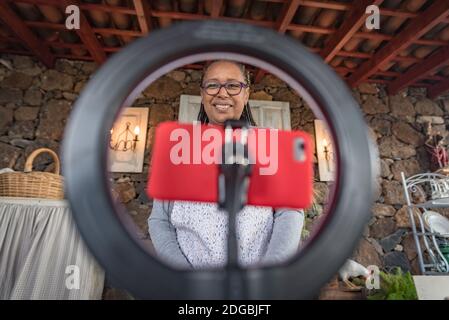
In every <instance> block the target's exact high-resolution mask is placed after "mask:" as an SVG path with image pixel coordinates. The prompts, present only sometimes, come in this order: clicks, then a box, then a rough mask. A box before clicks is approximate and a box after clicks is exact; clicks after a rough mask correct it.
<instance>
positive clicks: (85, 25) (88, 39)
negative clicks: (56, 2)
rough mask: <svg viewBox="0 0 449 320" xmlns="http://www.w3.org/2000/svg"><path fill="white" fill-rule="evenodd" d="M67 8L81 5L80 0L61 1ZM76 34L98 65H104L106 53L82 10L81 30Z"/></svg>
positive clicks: (77, 30)
mask: <svg viewBox="0 0 449 320" xmlns="http://www.w3.org/2000/svg"><path fill="white" fill-rule="evenodd" d="M61 2H62V3H63V4H64V5H65V6H69V5H77V6H79V5H80V1H79V0H63V1H61ZM75 30H76V33H77V34H78V36H79V37H80V39H81V41H82V42H83V43H84V45H85V46H86V49H87V51H89V53H90V55H91V56H92V58H93V59H94V61H95V62H97V63H98V64H102V63H103V62H105V61H106V58H107V56H106V53H105V52H104V51H103V48H102V47H101V44H100V42H99V41H98V39H97V37H96V36H95V33H94V31H93V29H92V27H91V26H90V24H89V21H88V20H87V18H86V16H85V15H84V13H83V12H82V11H81V10H80V28H79V29H75Z"/></svg>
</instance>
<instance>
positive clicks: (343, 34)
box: [321, 0, 384, 63]
mask: <svg viewBox="0 0 449 320" xmlns="http://www.w3.org/2000/svg"><path fill="white" fill-rule="evenodd" d="M382 2H384V0H375V1H373V0H360V1H356V2H355V5H354V6H353V7H352V9H351V11H350V13H349V18H348V19H345V22H344V23H343V24H342V26H340V28H338V31H337V32H335V33H334V34H333V35H332V37H331V38H330V39H329V41H327V43H326V46H325V48H324V49H323V51H322V52H321V57H322V58H323V59H324V61H325V62H326V63H328V62H329V61H331V60H332V59H333V58H334V57H335V56H336V55H337V53H338V51H340V50H341V49H342V48H343V46H344V45H345V44H346V43H347V42H348V41H349V39H351V38H352V36H353V35H354V34H355V33H356V32H357V31H358V30H359V29H360V27H361V26H362V25H363V23H364V22H365V21H366V18H367V17H368V15H367V14H366V13H365V12H366V8H367V7H368V6H369V5H380V4H382Z"/></svg>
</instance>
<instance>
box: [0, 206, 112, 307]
mask: <svg viewBox="0 0 449 320" xmlns="http://www.w3.org/2000/svg"><path fill="white" fill-rule="evenodd" d="M103 286H104V271H103V269H102V268H101V267H100V266H99V265H98V263H97V262H96V260H95V259H94V258H93V256H92V255H91V254H90V252H89V251H88V249H87V247H86V246H85V244H84V243H83V241H82V239H81V237H80V235H79V233H78V230H77V228H76V225H75V223H74V221H73V219H72V215H71V212H70V208H69V205H68V202H67V201H65V200H46V199H34V198H33V199H32V198H10V197H0V299H64V300H65V299H70V300H72V299H101V296H102V293H103Z"/></svg>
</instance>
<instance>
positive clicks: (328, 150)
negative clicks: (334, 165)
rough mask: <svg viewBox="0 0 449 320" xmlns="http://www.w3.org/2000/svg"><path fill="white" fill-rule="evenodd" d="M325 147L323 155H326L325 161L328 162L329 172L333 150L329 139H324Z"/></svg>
mask: <svg viewBox="0 0 449 320" xmlns="http://www.w3.org/2000/svg"><path fill="white" fill-rule="evenodd" d="M322 145H323V153H324V159H325V160H326V169H327V171H330V161H331V152H332V151H331V148H330V146H331V145H330V143H328V142H327V139H326V138H324V139H323V141H322Z"/></svg>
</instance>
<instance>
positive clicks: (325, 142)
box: [323, 138, 327, 147]
mask: <svg viewBox="0 0 449 320" xmlns="http://www.w3.org/2000/svg"><path fill="white" fill-rule="evenodd" d="M323 146H325V147H327V140H326V138H324V139H323Z"/></svg>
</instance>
